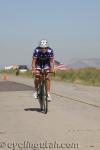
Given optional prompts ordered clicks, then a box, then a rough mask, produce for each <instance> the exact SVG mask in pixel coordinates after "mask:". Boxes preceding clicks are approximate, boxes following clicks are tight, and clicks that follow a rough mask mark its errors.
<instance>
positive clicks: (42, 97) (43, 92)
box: [37, 68, 48, 114]
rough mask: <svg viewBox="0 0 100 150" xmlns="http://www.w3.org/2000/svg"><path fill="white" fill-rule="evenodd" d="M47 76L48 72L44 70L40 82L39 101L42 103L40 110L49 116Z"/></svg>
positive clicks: (42, 69) (41, 71)
mask: <svg viewBox="0 0 100 150" xmlns="http://www.w3.org/2000/svg"><path fill="white" fill-rule="evenodd" d="M45 74H46V71H45V69H44V68H41V70H40V81H39V86H38V91H37V94H38V99H39V103H40V110H41V111H42V112H44V113H45V114H47V112H48V93H47V86H46V82H45Z"/></svg>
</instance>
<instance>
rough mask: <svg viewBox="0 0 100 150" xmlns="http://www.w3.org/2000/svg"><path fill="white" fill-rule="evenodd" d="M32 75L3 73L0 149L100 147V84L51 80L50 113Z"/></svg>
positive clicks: (97, 149) (93, 149)
mask: <svg viewBox="0 0 100 150" xmlns="http://www.w3.org/2000/svg"><path fill="white" fill-rule="evenodd" d="M33 90H34V88H33V79H28V78H22V77H14V76H8V80H7V81H4V80H3V76H2V75H0V150H9V149H11V150H42V149H44V150H49V149H50V150H62V149H63V150H66V149H78V150H100V88H99V87H92V86H90V87H89V86H83V85H76V84H68V83H64V82H58V81H52V90H51V91H52V99H53V100H52V102H50V103H49V112H48V114H47V115H45V114H43V113H41V112H40V111H39V103H38V100H35V99H34V97H33V96H32V94H33Z"/></svg>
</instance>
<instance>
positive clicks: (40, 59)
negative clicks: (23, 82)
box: [33, 47, 54, 68]
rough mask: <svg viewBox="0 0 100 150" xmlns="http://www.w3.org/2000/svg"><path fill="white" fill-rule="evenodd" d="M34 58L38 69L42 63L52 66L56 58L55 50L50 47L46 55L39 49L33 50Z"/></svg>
mask: <svg viewBox="0 0 100 150" xmlns="http://www.w3.org/2000/svg"><path fill="white" fill-rule="evenodd" d="M33 58H36V68H38V67H37V66H41V64H42V63H43V64H44V66H45V65H46V66H47V65H48V66H50V60H51V59H53V58H54V53H53V49H51V48H50V47H48V49H47V50H46V52H45V53H44V52H42V51H41V50H40V49H39V48H38V47H37V48H36V49H35V50H33Z"/></svg>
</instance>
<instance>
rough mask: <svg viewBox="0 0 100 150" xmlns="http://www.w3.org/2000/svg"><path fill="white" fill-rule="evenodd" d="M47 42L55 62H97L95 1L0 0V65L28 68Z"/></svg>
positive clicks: (99, 4) (99, 19)
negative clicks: (42, 44) (73, 60)
mask: <svg viewBox="0 0 100 150" xmlns="http://www.w3.org/2000/svg"><path fill="white" fill-rule="evenodd" d="M41 39H47V40H48V42H49V45H50V47H51V48H52V49H53V50H54V54H55V59H56V60H59V61H61V62H62V63H64V64H65V65H66V63H67V60H69V59H73V58H100V1H99V0H0V65H1V66H3V65H11V64H17V65H19V64H27V65H30V64H31V59H32V49H35V47H37V46H38V43H39V41H40V40H41Z"/></svg>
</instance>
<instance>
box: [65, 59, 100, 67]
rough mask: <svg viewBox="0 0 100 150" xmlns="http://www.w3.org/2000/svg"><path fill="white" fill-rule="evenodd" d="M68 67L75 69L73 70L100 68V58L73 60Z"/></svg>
mask: <svg viewBox="0 0 100 150" xmlns="http://www.w3.org/2000/svg"><path fill="white" fill-rule="evenodd" d="M67 67H69V68H73V69H79V68H85V67H95V68H100V58H87V59H84V58H83V59H81V58H77V59H72V60H70V61H69V62H68V63H67Z"/></svg>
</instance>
